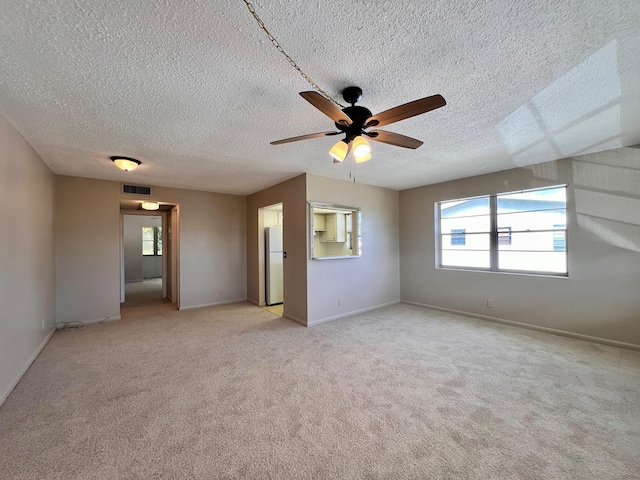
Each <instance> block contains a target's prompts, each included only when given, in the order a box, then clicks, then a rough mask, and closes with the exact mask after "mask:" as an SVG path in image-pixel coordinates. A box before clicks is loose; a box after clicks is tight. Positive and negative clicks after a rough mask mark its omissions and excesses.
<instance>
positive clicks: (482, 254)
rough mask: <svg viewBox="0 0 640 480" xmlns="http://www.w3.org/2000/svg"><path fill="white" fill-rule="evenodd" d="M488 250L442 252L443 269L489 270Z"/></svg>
mask: <svg viewBox="0 0 640 480" xmlns="http://www.w3.org/2000/svg"><path fill="white" fill-rule="evenodd" d="M490 261H491V260H490V257H489V250H485V251H464V250H442V266H443V267H470V268H489V264H490Z"/></svg>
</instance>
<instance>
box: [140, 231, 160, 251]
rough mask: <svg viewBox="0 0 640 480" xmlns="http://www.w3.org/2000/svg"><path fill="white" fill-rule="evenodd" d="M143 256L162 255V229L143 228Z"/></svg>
mask: <svg viewBox="0 0 640 480" xmlns="http://www.w3.org/2000/svg"><path fill="white" fill-rule="evenodd" d="M142 255H162V227H142Z"/></svg>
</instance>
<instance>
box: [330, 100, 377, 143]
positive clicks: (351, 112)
mask: <svg viewBox="0 0 640 480" xmlns="http://www.w3.org/2000/svg"><path fill="white" fill-rule="evenodd" d="M342 111H343V112H344V113H345V114H346V115H347V116H348V117H349V118H350V119H351V125H343V124H342V123H336V128H338V129H339V130H340V131H342V132H343V133H345V134H346V135H347V138H346V140H347V143H349V142H350V141H351V140H353V139H354V138H356V137H357V136H358V135H362V131H363V130H364V126H365V125H366V123H367V120H368V119H369V118H371V116H372V115H373V114H372V113H371V110H369V109H368V108H365V107H360V106H356V105H352V106H351V107H346V108H343V109H342Z"/></svg>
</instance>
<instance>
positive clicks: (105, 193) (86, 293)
mask: <svg viewBox="0 0 640 480" xmlns="http://www.w3.org/2000/svg"><path fill="white" fill-rule="evenodd" d="M56 180H57V202H58V203H57V208H56V266H57V271H56V280H57V281H56V286H57V288H56V290H57V309H56V319H57V321H59V322H61V321H83V322H91V321H96V320H102V319H107V318H117V317H118V316H119V315H120V199H121V198H127V199H135V198H136V197H132V196H130V195H123V194H121V193H120V188H121V187H120V183H118V182H109V181H102V180H91V179H86V178H77V177H64V176H59V177H57V179H56ZM147 199H149V200H153V201H160V202H167V203H171V204H178V205H179V206H180V240H179V245H180V308H183V309H184V308H195V307H201V306H207V305H215V304H220V303H228V302H234V301H242V300H245V299H246V230H245V222H246V198H245V197H241V196H236V195H225V194H217V193H210V192H201V191H195V190H182V189H175V188H163V187H153V188H152V197H151V198H147ZM141 200H142V199H141Z"/></svg>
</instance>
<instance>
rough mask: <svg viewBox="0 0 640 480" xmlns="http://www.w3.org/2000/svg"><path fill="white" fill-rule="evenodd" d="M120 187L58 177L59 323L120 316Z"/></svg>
mask: <svg viewBox="0 0 640 480" xmlns="http://www.w3.org/2000/svg"><path fill="white" fill-rule="evenodd" d="M119 190H120V184H119V183H116V182H109V181H105V180H93V179H87V178H79V177H66V176H56V237H55V241H56V321H57V322H95V321H99V320H105V319H118V318H120V203H119V198H118V195H119Z"/></svg>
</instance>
